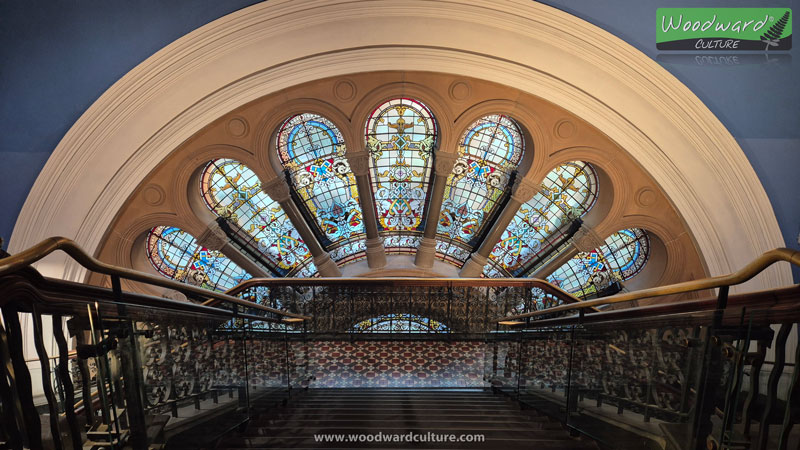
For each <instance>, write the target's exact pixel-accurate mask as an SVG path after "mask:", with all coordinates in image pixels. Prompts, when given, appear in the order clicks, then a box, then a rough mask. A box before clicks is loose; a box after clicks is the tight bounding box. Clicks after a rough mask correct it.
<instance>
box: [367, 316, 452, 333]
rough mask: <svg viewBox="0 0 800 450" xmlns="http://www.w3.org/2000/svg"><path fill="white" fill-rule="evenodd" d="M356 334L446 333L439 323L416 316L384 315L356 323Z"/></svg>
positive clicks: (445, 329) (442, 325)
mask: <svg viewBox="0 0 800 450" xmlns="http://www.w3.org/2000/svg"><path fill="white" fill-rule="evenodd" d="M353 331H354V332H357V333H446V332H448V328H447V327H446V326H445V325H444V324H443V323H441V322H439V321H437V320H433V319H429V318H427V317H422V316H418V315H416V314H385V315H382V316H378V317H372V318H369V319H365V320H362V321H360V322H358V323H357V324H356V325H355V326H354V327H353Z"/></svg>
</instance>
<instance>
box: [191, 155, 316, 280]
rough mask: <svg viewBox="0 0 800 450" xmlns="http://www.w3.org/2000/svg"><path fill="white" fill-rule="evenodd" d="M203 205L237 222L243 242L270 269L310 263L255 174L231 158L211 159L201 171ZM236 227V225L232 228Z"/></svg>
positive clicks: (304, 248) (296, 267)
mask: <svg viewBox="0 0 800 450" xmlns="http://www.w3.org/2000/svg"><path fill="white" fill-rule="evenodd" d="M201 189H202V192H203V198H204V199H205V201H206V205H208V207H209V208H210V209H211V210H212V211H214V213H215V214H217V215H218V216H220V217H224V218H226V219H228V220H229V221H230V222H232V223H235V224H236V225H238V230H236V231H243V232H244V233H242V234H244V235H243V236H242V238H243V239H244V240H245V241H246V244H247V245H249V246H251V247H253V248H255V249H257V250H258V252H259V253H260V254H261V255H263V257H264V258H265V259H266V261H267V263H268V265H269V266H270V268H271V269H272V270H273V271H274V272H275V273H276V274H278V275H286V274H288V273H290V272H292V271H295V270H299V268H301V267H305V266H307V265H308V264H311V253H309V251H308V247H307V246H306V244H305V243H304V242H303V239H302V238H301V237H300V234H299V233H298V232H297V230H296V229H295V227H294V225H292V222H291V221H290V220H289V218H288V217H287V216H286V214H285V213H284V212H283V209H282V208H281V206H280V205H279V204H278V202H275V201H273V200H272V199H271V198H269V196H268V195H267V194H265V193H264V192H263V191H262V190H261V182H260V180H259V179H258V177H257V176H256V174H255V173H254V172H253V171H252V170H250V169H249V168H248V167H247V166H245V165H244V164H242V163H240V162H238V161H235V160H232V159H217V160H214V161H211V162H209V163H208V165H207V166H206V168H205V170H204V171H203V176H202V179H201ZM235 228H236V227H235Z"/></svg>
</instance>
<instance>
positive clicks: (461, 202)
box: [437, 115, 524, 244]
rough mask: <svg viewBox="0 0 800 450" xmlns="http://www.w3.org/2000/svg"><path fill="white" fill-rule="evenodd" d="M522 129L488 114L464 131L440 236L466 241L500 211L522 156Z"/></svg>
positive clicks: (447, 189) (450, 182)
mask: <svg viewBox="0 0 800 450" xmlns="http://www.w3.org/2000/svg"><path fill="white" fill-rule="evenodd" d="M523 151H524V148H523V139H522V133H521V132H520V130H519V127H518V126H517V124H516V123H515V122H514V121H513V120H511V119H510V118H508V117H506V116H502V115H491V116H486V117H483V118H481V119H479V120H478V121H476V122H475V123H473V124H472V126H471V127H470V128H469V130H468V131H467V132H466V133H465V134H464V136H463V138H462V140H461V145H460V146H459V149H458V154H459V158H458V159H457V160H456V163H455V166H454V167H453V173H452V174H450V176H449V177H448V179H447V185H446V187H445V192H444V201H443V202H442V212H441V215H440V216H439V225H438V230H437V234H438V237H439V239H442V240H445V241H448V240H455V241H459V242H461V243H463V244H466V243H469V242H470V241H471V240H472V239H473V238H475V237H476V236H480V234H481V232H482V231H483V226H484V225H485V224H486V223H488V222H489V220H487V219H489V218H491V217H492V216H493V215H494V214H496V213H497V206H498V202H499V200H500V197H501V196H502V195H503V193H504V192H505V190H506V189H507V187H508V182H509V180H510V175H511V173H512V172H513V171H514V169H515V168H516V166H517V165H518V164H519V162H520V160H521V159H522V154H523Z"/></svg>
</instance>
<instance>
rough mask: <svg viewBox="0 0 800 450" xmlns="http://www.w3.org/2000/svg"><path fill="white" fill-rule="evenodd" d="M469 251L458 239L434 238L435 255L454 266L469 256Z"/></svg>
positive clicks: (459, 264)
mask: <svg viewBox="0 0 800 450" xmlns="http://www.w3.org/2000/svg"><path fill="white" fill-rule="evenodd" d="M469 254H470V251H469V250H468V249H466V248H464V245H463V244H461V243H460V242H458V241H454V240H448V241H442V240H440V239H437V240H436V256H437V257H438V258H439V259H441V260H442V261H444V262H448V263H450V264H452V265H454V266H456V267H459V268H460V267H461V266H463V265H464V263H465V262H466V261H467V258H469Z"/></svg>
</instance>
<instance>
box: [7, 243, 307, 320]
mask: <svg viewBox="0 0 800 450" xmlns="http://www.w3.org/2000/svg"><path fill="white" fill-rule="evenodd" d="M56 250H61V251H63V252H64V253H66V254H68V255H69V256H70V257H72V259H74V260H75V261H77V262H78V264H80V265H81V266H83V267H85V268H86V269H88V270H91V271H93V272H97V273H102V274H105V275H112V276H118V277H120V278H125V279H127V280H132V281H138V282H141V283H146V284H151V285H155V286H160V287H165V288H168V289H175V290H176V291H179V292H184V293H187V292H189V293H192V294H196V295H199V296H202V297H211V298H213V299H216V300H218V301H223V302H228V303H233V304H236V305H240V306H245V307H247V308H253V309H259V310H261V311H265V312H269V313H272V314H276V315H278V316H283V317H289V318H294V319H302V320H309V319H311V317H309V316H305V315H302V314H295V313H290V312H287V311H281V310H279V309H275V308H270V307H268V306H264V305H259V304H256V303H253V302H250V301H247V300H242V299H240V298H236V297H233V296H232V295H230V294H228V293H220V292H214V291H210V290H208V289H203V288H201V287H198V286H192V285H189V284H184V283H180V282H177V281H174V280H170V279H167V278H163V277H157V276H154V275H150V274H146V273H142V272H138V271H136V270H131V269H125V268H122V267H117V266H112V265H111V264H106V263H104V262H102V261H99V260H97V259H95V258H94V257H92V256H90V255H89V254H87V253H86V252H85V251H84V250H83V249H82V248H81V247H80V246H78V244H76V243H75V242H74V241H73V240H72V239H67V238H65V237H51V238H47V239H45V240H43V241H41V242H39V243H38V244H36V245H34V246H33V247H31V248H29V249H27V250H23V251H21V252H19V253H17V254H15V255H11V256H8V257H6V258H3V259H0V276H3V275H7V274H11V273H14V272H17V271H19V270H22V269H24V268H26V267H28V266H30V265H31V264H33V263H35V262H36V261H39V260H40V259H42V258H44V257H45V256H47V255H49V254H51V253H53V252H55V251H56Z"/></svg>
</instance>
